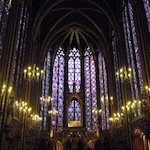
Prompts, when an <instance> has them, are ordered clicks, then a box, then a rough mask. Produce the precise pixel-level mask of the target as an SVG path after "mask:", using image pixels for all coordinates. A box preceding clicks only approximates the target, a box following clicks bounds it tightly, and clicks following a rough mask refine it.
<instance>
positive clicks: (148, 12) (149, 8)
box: [143, 0, 150, 32]
mask: <svg viewBox="0 0 150 150" xmlns="http://www.w3.org/2000/svg"><path fill="white" fill-rule="evenodd" d="M143 4H144V8H145V14H146V18H147V25H148V29H149V32H150V3H149V0H143Z"/></svg>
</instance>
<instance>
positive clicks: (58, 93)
mask: <svg viewBox="0 0 150 150" xmlns="http://www.w3.org/2000/svg"><path fill="white" fill-rule="evenodd" d="M64 63H65V61H64V51H63V49H62V48H59V49H58V51H57V54H56V58H55V60H54V65H53V84H52V99H53V103H52V109H55V110H58V114H56V115H52V120H51V121H52V122H51V124H52V128H53V130H62V128H63V111H64V107H63V104H64Z"/></svg>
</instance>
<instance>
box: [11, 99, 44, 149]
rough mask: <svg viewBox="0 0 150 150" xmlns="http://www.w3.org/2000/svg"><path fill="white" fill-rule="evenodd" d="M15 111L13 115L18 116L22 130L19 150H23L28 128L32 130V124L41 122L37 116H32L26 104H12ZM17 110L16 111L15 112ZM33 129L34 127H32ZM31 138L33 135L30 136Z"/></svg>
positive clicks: (23, 102) (21, 102)
mask: <svg viewBox="0 0 150 150" xmlns="http://www.w3.org/2000/svg"><path fill="white" fill-rule="evenodd" d="M14 106H15V109H14V113H15V115H18V118H19V119H20V120H21V121H22V130H21V144H20V149H21V150H24V149H25V147H26V144H25V143H26V141H27V139H26V135H27V133H28V130H30V128H33V127H32V126H34V125H33V124H34V122H36V123H37V122H39V121H41V118H40V117H39V115H37V114H35V115H34V114H32V113H31V111H32V108H31V107H29V106H28V103H27V102H25V101H20V102H18V101H16V102H15V103H14ZM17 110H18V111H17ZM34 127H35V126H34ZM32 136H33V135H32Z"/></svg>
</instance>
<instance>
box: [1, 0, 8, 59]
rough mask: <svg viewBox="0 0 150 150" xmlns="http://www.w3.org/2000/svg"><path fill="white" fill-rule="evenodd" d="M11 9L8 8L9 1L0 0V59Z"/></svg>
mask: <svg viewBox="0 0 150 150" xmlns="http://www.w3.org/2000/svg"><path fill="white" fill-rule="evenodd" d="M8 15H9V10H8V1H7V0H1V1H0V60H1V54H2V49H3V41H4V38H5V31H6V28H7V20H8Z"/></svg>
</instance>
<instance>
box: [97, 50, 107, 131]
mask: <svg viewBox="0 0 150 150" xmlns="http://www.w3.org/2000/svg"><path fill="white" fill-rule="evenodd" d="M98 64H99V81H100V100H101V101H100V102H101V109H102V114H101V116H102V130H106V129H108V128H109V105H108V104H109V102H108V100H109V99H108V84H107V72H106V64H105V60H104V57H103V56H102V54H101V53H100V52H99V56H98Z"/></svg>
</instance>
